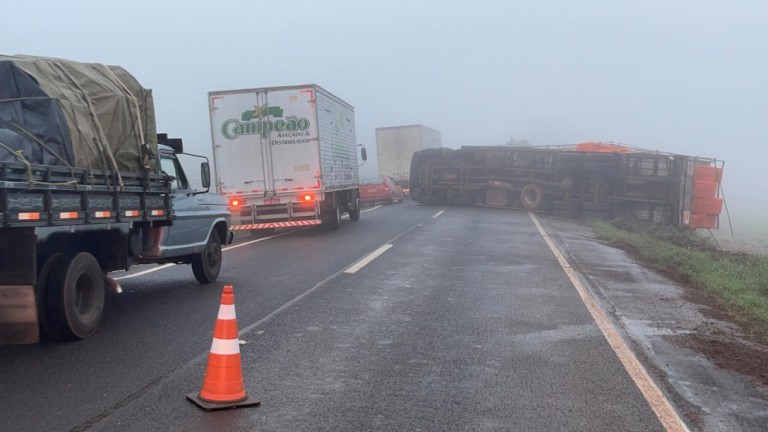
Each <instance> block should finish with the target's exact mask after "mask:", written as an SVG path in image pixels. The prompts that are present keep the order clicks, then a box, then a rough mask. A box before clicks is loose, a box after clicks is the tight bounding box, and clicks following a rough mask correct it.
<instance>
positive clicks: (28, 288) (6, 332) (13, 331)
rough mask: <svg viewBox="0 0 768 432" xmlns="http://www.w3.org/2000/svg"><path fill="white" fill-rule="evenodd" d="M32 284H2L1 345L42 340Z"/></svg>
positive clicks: (0, 311) (0, 291)
mask: <svg viewBox="0 0 768 432" xmlns="http://www.w3.org/2000/svg"><path fill="white" fill-rule="evenodd" d="M35 305H36V303H35V287H34V286H32V285H3V286H0V345H3V344H32V343H36V342H38V341H39V340H40V330H39V326H38V322H37V307H36V306H35Z"/></svg>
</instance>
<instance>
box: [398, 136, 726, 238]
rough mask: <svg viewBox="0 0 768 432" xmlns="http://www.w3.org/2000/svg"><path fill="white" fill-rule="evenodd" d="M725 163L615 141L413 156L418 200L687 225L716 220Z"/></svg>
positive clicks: (716, 223)
mask: <svg viewBox="0 0 768 432" xmlns="http://www.w3.org/2000/svg"><path fill="white" fill-rule="evenodd" d="M723 165H724V162H723V161H720V160H717V159H713V158H704V157H696V156H687V155H681V154H674V153H665V152H659V151H647V150H642V149H634V148H630V147H626V146H621V145H616V144H613V143H600V142H588V143H581V144H577V145H572V146H554V147H511V146H464V147H461V148H459V149H456V150H454V149H428V150H422V151H420V152H417V153H415V154H414V155H413V158H412V161H411V175H410V184H411V197H412V198H413V199H414V200H416V201H417V202H419V203H422V204H441V205H451V204H453V205H479V206H486V207H500V208H517V209H523V210H528V211H534V212H540V213H545V214H552V215H555V216H560V217H568V218H578V217H596V218H610V217H614V216H618V215H629V216H632V217H634V218H636V219H640V220H645V221H649V222H653V223H659V224H667V225H674V226H678V227H680V228H684V229H698V228H702V229H709V228H717V227H718V226H719V214H720V212H721V210H722V207H723V199H722V198H721V197H720V183H721V180H722V176H723Z"/></svg>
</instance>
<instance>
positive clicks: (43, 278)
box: [35, 252, 64, 340]
mask: <svg viewBox="0 0 768 432" xmlns="http://www.w3.org/2000/svg"><path fill="white" fill-rule="evenodd" d="M62 255H64V254H63V253H61V252H56V253H54V254H53V255H50V256H48V257H38V260H39V261H40V262H43V265H42V266H41V267H40V270H39V271H38V272H37V284H36V285H35V302H37V319H38V322H39V323H40V330H41V332H42V334H43V335H45V336H48V338H50V339H54V340H55V339H56V334H57V333H58V332H57V331H56V329H54V328H53V326H52V325H51V323H50V322H49V321H48V312H47V311H46V301H47V298H48V280H49V279H50V277H51V272H52V271H53V268H54V267H55V266H56V263H57V262H58V261H59V259H60V258H61V257H62Z"/></svg>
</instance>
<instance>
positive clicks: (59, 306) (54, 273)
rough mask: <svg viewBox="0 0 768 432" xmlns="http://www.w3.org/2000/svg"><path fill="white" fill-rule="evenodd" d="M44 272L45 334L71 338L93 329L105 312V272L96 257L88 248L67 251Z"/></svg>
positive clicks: (90, 333)
mask: <svg viewBox="0 0 768 432" xmlns="http://www.w3.org/2000/svg"><path fill="white" fill-rule="evenodd" d="M51 259H53V257H52V258H51ZM46 264H47V263H46ZM44 268H45V266H44ZM46 276H47V277H46V279H47V280H46V292H45V311H46V319H45V321H44V322H45V328H44V331H45V332H46V334H47V335H48V336H49V337H51V338H52V339H55V340H73V339H85V338H87V337H89V336H91V335H93V334H94V333H96V330H97V329H98V328H99V323H100V322H101V316H102V314H103V312H104V273H103V272H102V270H101V266H99V262H98V261H97V260H96V258H94V256H93V255H91V254H90V253H88V252H79V253H78V252H74V253H69V254H66V255H64V256H62V257H60V258H58V259H56V260H55V262H54V264H53V268H52V269H51V272H50V274H48V275H46Z"/></svg>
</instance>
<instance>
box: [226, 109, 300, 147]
mask: <svg viewBox="0 0 768 432" xmlns="http://www.w3.org/2000/svg"><path fill="white" fill-rule="evenodd" d="M282 116H283V109H282V108H281V107H279V106H266V105H263V106H254V107H253V109H252V110H247V111H244V112H243V114H242V115H241V116H240V120H237V119H229V120H227V121H225V122H224V123H222V125H221V134H222V135H223V136H224V138H226V139H228V140H233V139H235V138H237V137H239V136H240V135H256V134H258V135H261V136H262V138H264V137H267V135H269V133H270V132H272V131H275V132H301V131H306V130H307V129H309V119H308V118H306V117H301V118H299V117H296V116H288V117H286V118H285V119H282V118H280V117H282ZM267 117H272V118H275V117H278V118H280V119H278V120H269V119H267ZM254 119H255V120H254Z"/></svg>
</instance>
